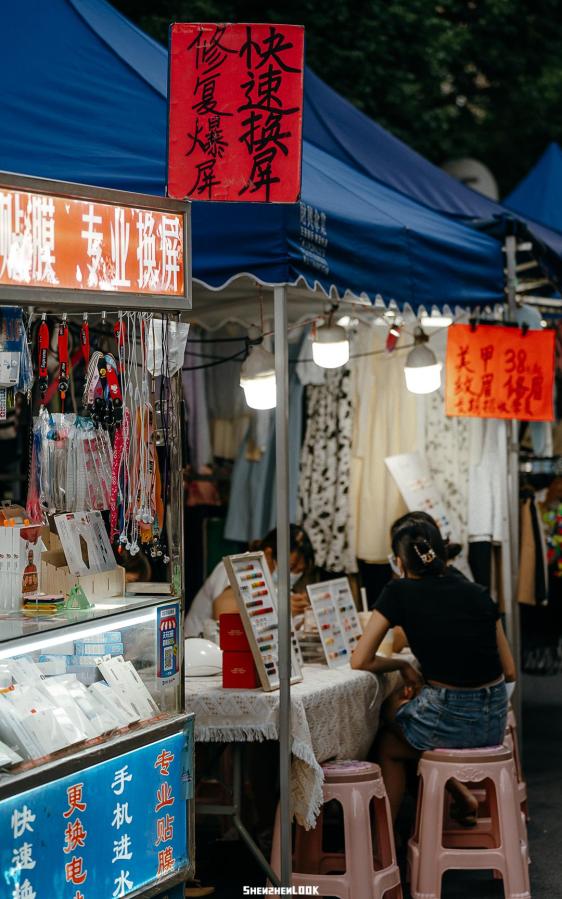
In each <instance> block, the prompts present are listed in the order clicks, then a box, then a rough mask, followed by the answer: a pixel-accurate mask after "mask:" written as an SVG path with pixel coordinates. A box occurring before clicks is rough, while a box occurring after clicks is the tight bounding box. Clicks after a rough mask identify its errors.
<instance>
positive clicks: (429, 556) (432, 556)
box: [414, 543, 437, 565]
mask: <svg viewBox="0 0 562 899" xmlns="http://www.w3.org/2000/svg"><path fill="white" fill-rule="evenodd" d="M414 549H415V551H416V555H417V556H418V558H419V559H421V561H422V563H423V564H424V565H431V563H432V562H435V560H436V558H437V553H436V552H435V550H434V549H432V548H431V546H430V547H429V549H428V550H427V552H422V551H421V550H420V549H419V547H418V545H417V543H414Z"/></svg>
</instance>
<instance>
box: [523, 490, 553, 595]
mask: <svg viewBox="0 0 562 899" xmlns="http://www.w3.org/2000/svg"><path fill="white" fill-rule="evenodd" d="M519 514H520V518H519V521H520V536H519V574H518V579H517V594H516V597H517V602H519V603H522V604H525V605H532V606H535V605H541V604H542V603H544V602H545V600H546V599H547V572H546V567H545V554H544V545H545V540H544V534H543V531H542V527H541V524H540V522H539V516H538V513H537V506H536V503H535V497H534V493H533V492H531V493H527V495H525V496H524V499H523V501H522V502H521V506H520V513H519Z"/></svg>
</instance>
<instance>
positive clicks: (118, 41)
mask: <svg viewBox="0 0 562 899" xmlns="http://www.w3.org/2000/svg"><path fill="white" fill-rule="evenodd" d="M26 11H27V13H28V16H27V17H26V20H25V21H24V20H23V19H22V17H21V13H20V11H18V8H17V6H16V5H15V4H13V5H6V7H5V9H3V14H2V25H3V28H2V36H3V53H2V57H1V58H0V73H1V77H2V85H3V91H2V93H1V94H0V121H1V122H2V132H1V136H0V168H1V169H4V170H7V171H18V172H23V173H27V174H33V175H37V176H45V177H51V178H57V179H60V180H67V181H77V182H81V183H88V184H97V185H100V186H105V187H111V188H121V189H125V190H133V191H140V192H142V193H154V194H163V193H164V190H165V171H166V115H167V110H166V99H165V98H166V90H167V52H166V51H165V50H164V49H163V48H162V47H160V45H159V44H157V43H156V42H155V41H153V40H151V39H150V38H149V37H147V36H146V35H145V34H144V33H143V32H142V31H140V30H139V29H138V28H136V27H135V26H134V25H133V24H132V23H131V22H129V21H128V20H127V19H125V18H124V17H123V16H122V15H121V14H120V13H118V12H117V11H116V10H115V9H114V8H113V7H111V6H110V5H109V4H108V3H106V2H105V0H49V3H48V4H46V3H44V2H43V0H29V2H28V4H27V5H26ZM28 23H32V25H31V26H30V25H29V24H28ZM307 78H308V82H307V83H309V81H310V77H309V76H307ZM336 96H337V95H336ZM342 102H343V101H342ZM308 117H309V114H308V109H307V118H308ZM305 127H306V129H307V130H306V132H305V133H306V134H308V127H309V126H308V125H305ZM302 199H303V203H302V205H301V207H300V208H299V207H298V206H293V207H285V206H264V205H260V204H252V205H249V204H220V207H217V206H216V205H213V204H204V203H195V204H194V207H193V263H194V277H195V278H197V279H199V280H201V281H203V282H204V283H206V284H208V285H210V286H212V287H218V286H221V285H223V284H225V283H226V282H227V281H229V280H230V279H231V278H233V277H234V276H235V275H237V274H239V273H242V272H244V273H249V274H251V275H252V276H254V277H256V278H258V279H259V280H261V281H263V282H264V283H269V284H272V283H284V282H289V283H294V282H295V281H297V280H298V279H299V278H304V279H305V280H306V282H307V283H308V284H309V286H313V285H314V284H315V283H319V284H321V286H322V287H323V288H324V289H326V290H329V289H330V288H331V287H332V286H335V287H336V288H337V289H338V291H339V292H340V294H343V293H344V292H345V291H346V290H349V291H351V292H354V293H359V292H361V291H366V292H368V293H369V294H370V295H371V296H372V297H374V295H375V294H376V293H381V294H382V295H383V297H384V298H385V299H387V300H389V299H392V298H394V299H396V300H397V301H398V302H399V303H405V302H409V303H411V304H413V305H414V304H415V305H418V304H420V303H423V304H424V305H425V304H427V305H432V304H434V303H435V304H443V303H451V304H453V303H474V304H476V303H486V302H493V301H496V300H500V299H501V298H502V261H501V254H500V250H499V246H498V244H497V242H496V241H494V240H492V239H491V238H489V237H487V236H486V235H483V234H479V233H477V232H474V231H473V230H472V229H469V228H467V227H466V226H465V225H463V224H461V223H458V222H454V221H451V220H446V219H444V218H443V217H441V216H439V215H438V214H436V213H435V212H432V211H431V210H429V209H427V208H425V207H423V206H421V205H420V204H417V203H415V202H414V201H413V200H411V199H409V198H407V197H405V196H403V195H402V194H399V193H396V192H395V191H393V190H391V189H390V188H389V187H387V186H385V185H384V184H381V183H377V182H375V181H373V180H372V178H369V177H367V175H365V174H362V173H360V172H358V171H357V170H356V169H354V168H353V167H351V166H349V165H347V164H346V163H345V161H342V160H340V159H335V158H333V157H332V156H330V155H329V154H328V153H326V152H323V150H322V149H321V148H318V147H314V146H312V144H311V143H309V142H308V141H305V143H304V148H303V197H302ZM321 213H323V214H324V215H325V216H326V219H325V222H324V219H322V217H321ZM301 219H302V220H301ZM324 229H325V231H326V233H324Z"/></svg>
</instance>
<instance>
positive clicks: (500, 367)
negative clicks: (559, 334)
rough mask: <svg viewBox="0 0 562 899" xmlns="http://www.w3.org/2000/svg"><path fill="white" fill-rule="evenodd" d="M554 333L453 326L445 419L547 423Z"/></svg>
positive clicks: (551, 413)
mask: <svg viewBox="0 0 562 899" xmlns="http://www.w3.org/2000/svg"><path fill="white" fill-rule="evenodd" d="M553 382H554V331H527V332H526V333H523V331H522V330H521V329H519V328H508V327H501V326H497V325H478V326H477V327H476V328H475V329H473V328H472V327H471V326H470V325H452V326H451V327H450V328H449V331H448V339H447V383H446V396H445V410H446V413H447V415H458V416H469V417H475V418H515V419H519V420H521V421H552V420H553V418H554V410H553Z"/></svg>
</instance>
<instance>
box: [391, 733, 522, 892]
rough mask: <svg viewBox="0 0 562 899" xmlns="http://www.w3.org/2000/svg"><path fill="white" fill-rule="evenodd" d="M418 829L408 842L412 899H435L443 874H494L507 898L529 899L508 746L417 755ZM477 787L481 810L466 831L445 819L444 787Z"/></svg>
mask: <svg viewBox="0 0 562 899" xmlns="http://www.w3.org/2000/svg"><path fill="white" fill-rule="evenodd" d="M418 774H419V777H420V790H419V794H418V807H417V814H416V828H415V832H414V835H413V837H412V839H411V840H410V841H409V843H408V869H409V873H410V892H411V894H412V897H413V899H439V897H440V896H441V880H442V877H443V874H444V872H445V871H447V870H450V869H451V868H455V869H458V870H468V869H472V870H492V871H494V872H498V874H499V875H500V876H501V878H502V879H503V882H504V892H505V899H530V887H529V871H528V864H529V857H528V849H527V829H526V825H525V820H524V817H523V815H522V814H521V810H520V805H519V793H518V785H517V780H516V772H515V765H514V761H513V754H512V752H511V751H510V749H509V748H507V747H506V746H495V747H494V746H492V747H483V748H482V749H436V750H432V751H430V752H424V753H422V755H421V758H420V762H419V766H418ZM451 779H455V780H457V781H460V782H461V783H464V784H469V785H470V784H473V783H475V784H478V795H479V796H480V795H481V794H482V795H483V797H484V802H483V803H481V805H482V808H483V809H485V810H486V811H484V812H483V813H482V815H483V817H479V819H478V824H477V826H476V827H475V828H471V829H470V830H469V829H467V828H461V827H459V825H458V824H456V825H455V823H454V822H452V821H450V820H448V814H447V813H448V808H449V805H448V804H449V795H448V793H449V791H448V790H447V784H448V783H449V781H450V780H451Z"/></svg>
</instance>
